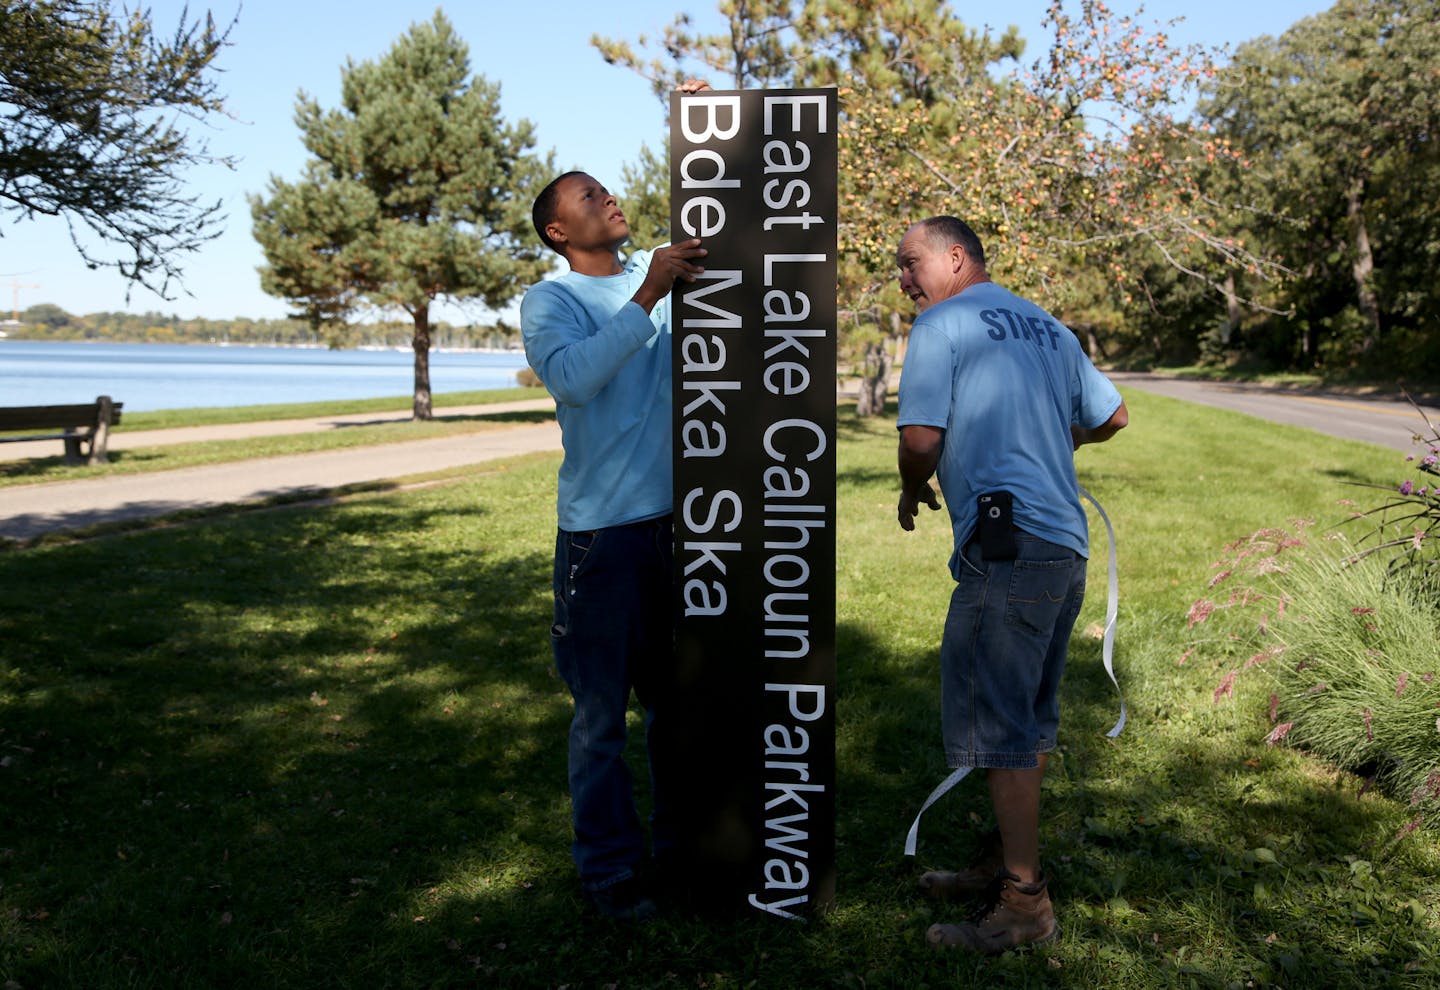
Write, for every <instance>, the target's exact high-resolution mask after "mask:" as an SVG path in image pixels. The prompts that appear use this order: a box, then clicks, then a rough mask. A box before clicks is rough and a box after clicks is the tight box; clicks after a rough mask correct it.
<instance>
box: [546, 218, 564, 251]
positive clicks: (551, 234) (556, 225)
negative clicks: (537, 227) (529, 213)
mask: <svg viewBox="0 0 1440 990" xmlns="http://www.w3.org/2000/svg"><path fill="white" fill-rule="evenodd" d="M545 236H546V237H548V238H550V240H551V241H552V242H553V243H554V244H555V245H556V246H557V247H559V246H560V245H562V244H564V243H565V242H566V240H568V238H567V237H566V236H565V227H564V226H563V225H562V224H561V223H560V221H559V220H551V221H550V222H549V223H547V224H546V225H545Z"/></svg>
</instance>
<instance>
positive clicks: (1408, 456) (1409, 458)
mask: <svg viewBox="0 0 1440 990" xmlns="http://www.w3.org/2000/svg"><path fill="white" fill-rule="evenodd" d="M1414 459H1415V455H1414V454H1406V455H1405V463H1406V464H1409V463H1410V462H1411V461H1413V460H1414Z"/></svg>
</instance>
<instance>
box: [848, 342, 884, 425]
mask: <svg viewBox="0 0 1440 990" xmlns="http://www.w3.org/2000/svg"><path fill="white" fill-rule="evenodd" d="M863 368H864V371H865V374H864V377H862V378H861V379H860V397H859V398H858V399H856V400H855V415H857V416H879V415H880V414H881V413H883V412H884V411H885V396H886V393H887V392H888V391H889V388H890V368H891V362H890V351H889V350H888V349H887V348H886V347H885V341H883V340H876V341H871V342H870V343H868V344H866V345H865V361H864V364H863Z"/></svg>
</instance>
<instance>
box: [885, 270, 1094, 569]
mask: <svg viewBox="0 0 1440 990" xmlns="http://www.w3.org/2000/svg"><path fill="white" fill-rule="evenodd" d="M1118 408H1120V393H1119V392H1117V391H1116V390H1115V386H1114V385H1112V384H1111V383H1110V380H1109V379H1107V378H1106V377H1105V376H1104V375H1102V374H1101V373H1100V372H1099V371H1097V370H1095V366H1094V365H1093V364H1091V363H1090V359H1089V358H1088V357H1087V356H1086V355H1085V352H1084V351H1083V350H1082V349H1081V347H1080V342H1079V341H1078V340H1077V339H1076V338H1075V335H1074V334H1073V333H1071V332H1070V330H1069V329H1067V328H1066V327H1065V325H1064V324H1062V323H1061V322H1060V321H1059V320H1057V319H1055V318H1054V317H1053V316H1051V315H1050V314H1049V313H1047V312H1045V311H1044V310H1043V309H1041V308H1040V307H1039V306H1036V305H1035V304H1034V303H1031V302H1029V301H1027V300H1025V299H1022V298H1020V297H1019V296H1017V295H1015V294H1014V293H1012V292H1009V291H1007V290H1005V289H1002V288H1001V287H1000V286H998V285H996V284H995V283H993V282H981V283H979V284H977V285H972V286H970V287H969V288H967V289H965V290H964V291H963V292H960V293H958V294H957V295H954V296H951V297H950V298H949V299H946V300H945V301H944V302H941V303H937V304H936V305H934V306H931V307H930V308H929V309H927V310H925V311H924V312H923V313H921V314H920V316H919V317H918V318H916V320H915V324H914V326H913V327H912V328H911V330H910V346H909V348H908V349H907V350H906V352H905V368H904V371H903V372H902V373H901V375H900V417H899V419H898V420H897V424H898V425H899V426H910V425H921V426H934V427H938V428H940V429H942V430H944V431H945V440H944V448H943V450H942V452H941V455H940V463H939V466H938V468H937V471H936V474H937V475H938V477H939V480H940V489H941V491H942V492H944V494H945V503H946V506H947V507H948V508H949V510H950V524H951V530H952V532H953V535H954V539H955V551H956V553H955V555H954V556H952V557H951V559H950V570H951V572H952V573H953V574H955V577H956V579H957V580H958V579H959V571H958V567H957V566H956V565H957V563H958V557H959V551H960V550H961V549H962V548H963V547H964V545H965V543H966V541H967V540H969V538H970V536H971V534H972V532H973V531H974V529H975V521H976V518H977V515H978V512H977V510H976V505H975V499H976V496H978V495H980V494H982V493H984V492H993V491H1002V490H1003V491H1008V492H1010V494H1011V495H1013V496H1014V512H1015V516H1014V518H1015V525H1017V526H1019V527H1020V528H1021V529H1023V530H1025V531H1026V532H1027V533H1032V534H1034V535H1035V536H1038V537H1040V538H1041V539H1045V540H1049V541H1050V542H1051V543H1057V544H1060V545H1061V546H1066V547H1069V548H1071V549H1072V550H1074V551H1075V552H1076V553H1079V554H1081V555H1082V556H1086V557H1088V556H1089V554H1090V539H1089V527H1088V524H1087V522H1086V519H1085V510H1084V508H1083V507H1082V506H1081V504H1080V492H1079V484H1078V482H1077V481H1076V479H1075V449H1074V441H1073V439H1072V437H1071V434H1070V425H1071V424H1072V423H1075V424H1078V425H1080V426H1082V427H1086V428H1094V427H1097V426H1101V425H1103V424H1104V423H1105V422H1106V421H1107V420H1108V419H1109V418H1110V417H1111V416H1112V415H1113V414H1114V412H1115V410H1116V409H1118Z"/></svg>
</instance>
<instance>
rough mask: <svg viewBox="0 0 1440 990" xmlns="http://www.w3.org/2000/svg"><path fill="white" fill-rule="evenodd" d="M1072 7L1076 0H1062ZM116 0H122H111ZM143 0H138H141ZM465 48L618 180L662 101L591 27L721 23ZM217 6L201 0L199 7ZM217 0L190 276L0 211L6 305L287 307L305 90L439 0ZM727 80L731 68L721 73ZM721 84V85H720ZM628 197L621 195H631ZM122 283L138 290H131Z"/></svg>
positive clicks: (1175, 30)
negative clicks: (205, 154) (273, 231)
mask: <svg viewBox="0 0 1440 990" xmlns="http://www.w3.org/2000/svg"><path fill="white" fill-rule="evenodd" d="M1066 2H1067V6H1069V7H1070V8H1071V9H1072V10H1078V8H1079V0H1066ZM144 5H145V6H148V7H149V8H150V10H151V12H152V14H153V17H154V24H155V26H156V32H157V34H160V35H162V36H164V35H166V34H167V33H169V32H173V29H174V27H175V25H176V24H177V23H178V22H179V20H180V12H181V10H182V8H183V7H184V6H185V4H184V3H183V2H181V0H149V2H148V3H145V4H144ZM114 6H116V7H119V6H120V2H119V0H114ZM131 6H132V7H133V6H134V3H133V2H132V3H131ZM951 6H952V8H953V9H954V10H955V11H956V12H957V13H958V15H959V16H960V18H961V19H962V20H964V21H965V22H966V23H967V24H970V25H972V26H975V27H985V26H988V27H991V28H992V29H994V30H995V31H996V32H997V33H998V32H999V31H1003V29H1004V28H1005V26H1007V25H1009V24H1015V25H1017V26H1018V27H1019V28H1020V33H1021V35H1022V36H1023V37H1025V38H1026V39H1028V40H1029V45H1028V51H1027V58H1028V57H1033V56H1035V55H1038V54H1039V53H1040V52H1042V51H1043V50H1044V49H1045V47H1046V41H1047V36H1046V35H1045V34H1044V33H1043V32H1042V29H1041V27H1040V25H1041V22H1042V20H1043V17H1044V14H1045V10H1046V7H1047V6H1048V0H1006V2H1005V3H1003V4H997V3H993V2H992V3H979V2H975V0H952V3H951ZM1139 6H1140V5H1139V4H1138V3H1136V2H1134V0H1110V7H1111V9H1112V10H1113V11H1115V12H1116V13H1117V14H1124V13H1135V11H1136V10H1137V9H1138V8H1139ZM1329 6H1330V2H1327V0H1264V2H1257V0H1209V2H1207V3H1204V4H1197V3H1194V2H1193V0H1152V2H1150V3H1148V4H1145V5H1144V8H1143V13H1141V15H1140V17H1141V18H1142V20H1144V21H1146V22H1152V21H1153V22H1158V23H1161V24H1168V23H1169V22H1170V21H1171V20H1172V19H1174V18H1177V17H1183V18H1184V19H1183V20H1182V21H1180V22H1179V23H1177V24H1175V25H1174V26H1172V27H1168V28H1167V31H1168V33H1169V34H1170V36H1171V38H1172V39H1173V40H1174V41H1175V42H1176V43H1178V44H1191V43H1199V44H1205V45H1208V46H1221V45H1224V46H1228V48H1229V49H1231V50H1233V48H1234V47H1235V46H1236V45H1238V44H1239V43H1241V42H1244V41H1248V40H1250V39H1252V38H1256V37H1259V36H1260V35H1263V34H1268V35H1278V34H1281V33H1283V32H1284V31H1285V29H1286V28H1288V27H1289V26H1290V25H1291V24H1293V23H1295V22H1296V21H1298V20H1300V19H1302V18H1304V17H1308V16H1310V15H1312V14H1315V13H1319V12H1320V11H1322V10H1325V9H1328V7H1329ZM439 7H440V9H443V10H444V11H445V15H446V17H447V18H448V19H449V20H450V21H451V23H452V24H453V25H454V26H455V29H456V30H457V32H458V33H459V35H460V37H461V38H463V39H464V40H465V42H466V43H467V44H468V45H469V47H470V63H471V69H472V71H473V72H474V73H477V74H479V75H483V76H484V77H485V78H486V79H488V80H490V81H491V82H499V83H500V85H501V109H502V113H503V115H504V117H505V119H506V120H507V121H514V120H517V119H519V118H526V119H528V120H530V121H531V122H532V123H533V124H534V125H535V129H536V135H537V148H536V150H537V151H539V152H540V153H542V154H543V153H544V152H546V151H550V150H553V151H554V152H555V160H556V164H557V165H558V166H559V167H560V168H561V169H566V168H571V167H579V168H583V169H585V170H587V171H589V172H591V173H592V174H594V175H595V176H596V177H597V178H599V179H600V180H601V181H602V182H605V183H607V184H608V185H610V186H611V188H616V187H618V185H619V184H620V169H621V166H622V165H623V164H624V163H626V162H632V161H634V160H635V159H636V157H637V154H638V151H639V149H640V146H641V145H642V144H648V145H649V146H650V147H651V148H652V149H658V148H659V147H660V146H661V144H662V142H663V140H664V108H663V107H662V105H661V103H660V101H659V100H657V99H656V98H655V96H654V95H653V94H652V93H651V91H650V86H649V83H648V82H646V81H645V80H644V79H642V78H641V77H640V76H638V75H636V74H635V73H633V72H631V71H629V70H627V69H622V68H618V67H615V66H610V65H606V64H605V62H604V60H603V59H601V58H600V56H599V54H598V53H597V52H596V51H595V49H594V48H593V47H591V45H590V38H591V36H592V35H594V34H600V35H602V36H606V37H611V38H621V39H625V40H629V41H632V42H633V41H634V40H635V39H636V38H637V37H638V36H639V35H641V34H646V35H649V36H650V37H656V36H658V35H660V34H661V33H662V31H663V28H664V27H665V25H667V24H669V23H670V22H671V21H672V20H673V18H674V16H675V14H676V13H678V12H680V11H682V10H683V11H688V12H689V13H690V14H691V15H692V16H693V18H694V19H695V21H696V24H697V26H698V27H699V28H701V29H702V30H703V29H707V28H708V29H710V30H714V29H715V27H717V26H718V25H719V24H720V19H719V16H718V14H716V10H715V8H716V4H715V2H714V0H704V2H702V0H626V2H623V3H612V4H601V3H597V2H594V0H586V2H581V0H518V2H517V0H464V2H462V3H455V4H451V5H450V6H446V5H445V4H443V3H442V4H440V5H439ZM206 9H207V6H206V5H205V4H204V3H203V2H193V0H192V2H191V4H190V14H191V17H192V18H194V17H195V16H196V15H197V14H198V15H200V16H203V14H204V12H205V10H206ZM208 9H209V10H210V11H211V12H212V13H213V14H214V16H215V19H216V21H217V22H219V23H222V24H224V23H228V22H229V21H230V20H231V19H232V18H236V17H237V14H238V19H237V20H236V23H235V25H234V27H233V29H232V30H231V33H230V39H229V40H230V45H229V47H227V48H226V49H224V51H223V52H222V53H221V54H220V56H219V57H218V59H217V62H216V66H217V68H219V69H220V70H221V73H220V75H219V77H218V82H219V88H220V91H221V92H222V93H223V94H224V95H225V98H226V106H227V109H228V111H229V116H228V117H224V118H213V119H212V120H211V121H210V122H209V123H207V124H202V125H193V126H192V130H193V132H194V133H195V134H196V135H197V136H201V135H203V136H204V137H205V138H206V139H207V140H208V143H209V145H210V151H211V152H212V153H213V154H215V155H217V156H233V157H235V158H236V159H237V160H238V161H237V164H236V166H235V167H234V168H233V169H226V168H224V167H223V166H220V165H209V166H201V167H197V168H196V169H193V170H191V171H190V172H188V173H186V175H185V181H186V183H187V186H188V188H189V189H190V190H192V191H193V192H195V193H196V194H198V195H199V196H200V197H201V199H202V201H204V202H213V201H215V200H217V199H219V200H222V201H223V204H224V205H223V211H224V212H225V213H226V214H227V220H226V221H225V224H224V229H223V233H221V234H220V236H219V237H217V238H216V239H214V240H213V241H211V242H209V243H208V244H207V245H206V246H205V247H204V248H203V249H202V250H201V251H200V252H198V253H196V254H192V255H189V256H187V257H186V258H185V260H184V262H183V264H184V272H185V274H184V279H183V286H182V287H181V288H180V290H179V291H178V292H177V291H174V289H173V286H172V294H173V295H174V298H173V299H171V300H166V299H162V298H161V297H159V296H158V295H156V294H155V293H153V292H150V291H149V290H147V289H145V288H143V287H141V286H138V285H137V286H133V287H130V286H128V285H127V283H126V281H125V280H124V279H123V278H121V277H120V276H119V275H118V274H115V273H114V272H113V271H107V270H100V271H90V270H88V269H87V268H86V267H85V265H84V263H83V262H82V261H81V259H80V257H79V255H78V254H77V253H76V251H75V249H74V247H73V246H72V245H71V243H70V234H69V230H68V228H67V226H66V224H65V223H64V222H63V221H62V220H59V219H55V218H43V219H37V220H33V221H25V220H19V219H18V218H16V217H15V215H13V214H9V213H0V288H3V289H8V290H9V291H8V292H5V293H4V294H3V295H0V309H3V310H4V312H3V314H0V316H3V318H9V317H10V316H11V312H10V311H11V310H12V309H13V308H15V307H16V306H18V308H19V309H20V310H21V311H23V310H24V309H25V308H27V307H29V306H32V305H35V304H38V303H53V304H55V305H57V306H59V307H61V308H62V309H64V310H66V311H67V312H70V313H74V314H87V313H95V312H102V311H105V312H132V313H144V312H151V311H155V312H160V313H165V314H174V315H178V316H180V317H183V318H187V319H189V318H195V317H202V318H208V319H219V320H224V319H232V318H236V317H249V318H252V319H279V318H282V317H284V316H285V315H286V311H287V310H286V304H285V302H284V301H283V300H281V299H276V298H274V297H271V296H267V295H266V294H265V293H264V292H262V291H261V289H260V279H259V276H258V274H257V273H256V269H257V267H259V266H260V265H262V264H263V263H264V258H263V256H262V254H261V251H260V247H259V245H258V244H257V243H256V241H255V239H254V237H253V236H252V234H251V223H250V210H249V205H248V203H247V200H246V196H247V195H249V194H261V195H265V194H266V191H267V187H268V182H269V179H270V177H271V176H278V177H280V178H282V179H285V180H289V181H293V180H295V179H298V178H299V177H300V175H301V173H302V171H303V167H304V163H305V159H306V153H305V149H304V148H303V147H302V145H301V143H300V132H299V129H298V128H297V127H296V126H295V122H294V119H293V117H294V109H295V98H296V95H297V93H298V92H299V91H300V90H302V89H303V90H304V91H305V92H307V93H308V94H310V95H311V96H313V97H315V98H316V99H317V100H318V102H319V103H320V105H321V106H322V107H324V108H326V109H329V108H333V107H335V106H337V105H338V103H339V94H340V74H341V69H342V67H343V66H344V65H345V63H346V60H347V59H353V60H355V61H357V62H360V61H371V60H375V59H378V58H380V57H381V56H382V55H384V53H385V52H386V51H388V50H389V48H390V47H391V45H392V44H393V43H394V42H395V40H396V39H397V38H399V37H400V36H401V35H402V34H404V33H405V32H406V30H407V29H408V28H409V27H410V26H411V25H412V24H415V23H417V22H423V21H428V20H429V19H430V18H431V17H432V16H433V15H434V13H435V10H436V9H437V7H436V4H435V3H434V2H428V0H427V2H411V0H387V2H383V3H382V2H374V0H359V2H357V0H245V2H244V4H243V6H240V5H239V4H238V0H223V2H220V3H217V4H212V5H209V6H208ZM718 82H720V83H723V81H718ZM717 88H721V87H720V85H718V84H717ZM622 205H623V204H622ZM127 291H128V293H129V299H128V301H127V298H126V296H127ZM433 315H434V316H435V317H436V318H438V319H441V320H447V321H449V322H452V323H456V324H465V323H472V322H487V321H488V320H489V319H490V318H491V314H488V313H486V312H485V311H484V310H483V309H477V308H473V307H472V308H470V309H468V310H462V309H459V308H457V307H453V306H441V307H437V309H436V310H435V312H434V314H433Z"/></svg>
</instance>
